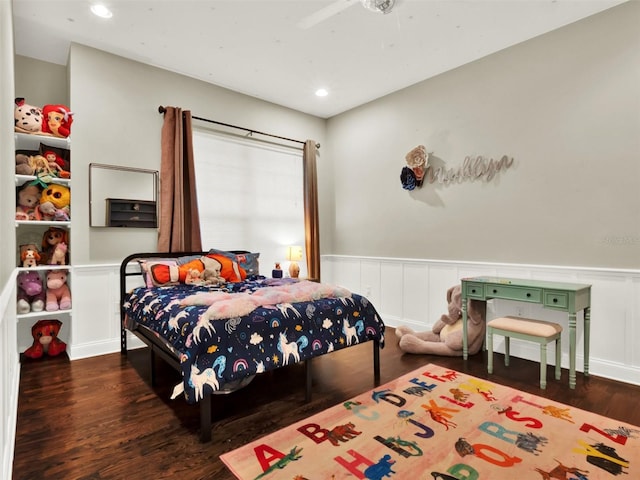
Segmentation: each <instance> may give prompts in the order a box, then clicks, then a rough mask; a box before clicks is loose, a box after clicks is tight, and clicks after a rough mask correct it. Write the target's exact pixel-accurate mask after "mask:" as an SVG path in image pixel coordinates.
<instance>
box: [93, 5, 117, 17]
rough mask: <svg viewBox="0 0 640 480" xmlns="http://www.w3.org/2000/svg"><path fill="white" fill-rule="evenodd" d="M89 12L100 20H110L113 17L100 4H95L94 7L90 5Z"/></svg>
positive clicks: (109, 11)
mask: <svg viewBox="0 0 640 480" xmlns="http://www.w3.org/2000/svg"><path fill="white" fill-rule="evenodd" d="M91 11H92V12H93V14H94V15H96V16H98V17H100V18H111V17H113V13H111V10H109V9H108V8H107V7H105V6H104V5H102V4H101V3H96V4H95V5H91Z"/></svg>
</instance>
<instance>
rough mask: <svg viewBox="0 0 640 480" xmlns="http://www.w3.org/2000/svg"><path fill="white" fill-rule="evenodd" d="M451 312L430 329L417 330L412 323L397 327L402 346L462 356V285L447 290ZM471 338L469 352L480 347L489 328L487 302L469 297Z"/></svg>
mask: <svg viewBox="0 0 640 480" xmlns="http://www.w3.org/2000/svg"><path fill="white" fill-rule="evenodd" d="M447 304H448V306H447V307H448V308H447V309H448V313H446V314H443V315H442V316H441V317H440V319H439V320H438V321H437V322H436V323H435V324H434V325H433V327H432V329H431V331H430V332H414V331H413V330H412V329H410V328H409V327H405V326H400V327H398V328H396V335H397V336H398V337H399V339H400V342H399V344H398V345H399V347H400V349H401V350H403V351H405V352H407V353H418V354H431V355H443V356H449V357H455V356H462V294H461V287H460V285H454V286H453V287H451V288H449V289H448V290H447ZM467 305H468V308H467V339H468V343H467V346H468V349H469V355H474V354H476V353H478V352H479V351H480V349H481V348H482V344H483V342H484V337H485V331H486V322H485V320H486V305H487V304H486V303H485V302H482V301H479V300H469V301H468V303H467Z"/></svg>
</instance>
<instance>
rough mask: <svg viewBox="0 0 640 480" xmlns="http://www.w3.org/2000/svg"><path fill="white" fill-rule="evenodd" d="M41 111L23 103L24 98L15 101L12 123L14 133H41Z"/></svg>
mask: <svg viewBox="0 0 640 480" xmlns="http://www.w3.org/2000/svg"><path fill="white" fill-rule="evenodd" d="M42 119H43V115H42V109H41V108H40V107H34V106H33V105H29V104H27V103H25V101H24V98H22V97H18V98H16V99H15V107H14V109H13V123H14V128H15V131H16V132H20V133H36V134H41V133H42Z"/></svg>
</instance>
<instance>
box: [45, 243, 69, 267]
mask: <svg viewBox="0 0 640 480" xmlns="http://www.w3.org/2000/svg"><path fill="white" fill-rule="evenodd" d="M47 262H48V264H49V265H66V264H67V244H66V242H58V243H57V244H56V246H55V247H54V248H53V252H52V253H51V255H50V256H49V259H48V261H47Z"/></svg>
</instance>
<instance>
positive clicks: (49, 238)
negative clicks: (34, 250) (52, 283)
mask: <svg viewBox="0 0 640 480" xmlns="http://www.w3.org/2000/svg"><path fill="white" fill-rule="evenodd" d="M60 242H64V243H66V244H67V245H69V240H68V235H67V231H66V230H65V229H64V228H58V227H49V228H48V229H47V230H46V231H45V232H44V234H43V235H42V249H41V251H40V256H41V257H42V258H41V261H42V263H44V264H46V265H49V259H50V258H51V257H52V255H53V251H54V250H55V248H56V245H58V243H60ZM67 263H69V262H67Z"/></svg>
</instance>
